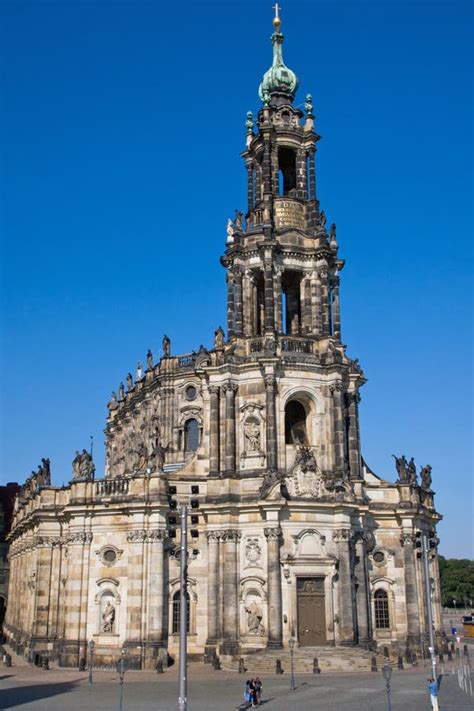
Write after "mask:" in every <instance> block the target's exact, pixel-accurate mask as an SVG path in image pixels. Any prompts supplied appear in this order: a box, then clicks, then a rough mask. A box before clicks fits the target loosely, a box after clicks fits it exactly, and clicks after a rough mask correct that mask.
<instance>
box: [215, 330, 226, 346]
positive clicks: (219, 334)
mask: <svg viewBox="0 0 474 711" xmlns="http://www.w3.org/2000/svg"><path fill="white" fill-rule="evenodd" d="M224 337H225V334H224V330H223V328H222V326H219V328H217V329H216V330H215V331H214V348H215V349H216V350H222V348H224Z"/></svg>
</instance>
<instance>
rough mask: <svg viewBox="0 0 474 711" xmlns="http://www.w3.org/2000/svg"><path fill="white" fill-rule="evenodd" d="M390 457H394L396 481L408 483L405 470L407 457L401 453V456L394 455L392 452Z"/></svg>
mask: <svg viewBox="0 0 474 711" xmlns="http://www.w3.org/2000/svg"><path fill="white" fill-rule="evenodd" d="M392 457H393V458H394V459H395V468H396V470H397V474H398V481H399V482H400V484H407V483H408V471H407V466H408V462H407V458H406V457H405V455H404V454H403V455H402V456H401V457H396V456H395V455H394V454H392Z"/></svg>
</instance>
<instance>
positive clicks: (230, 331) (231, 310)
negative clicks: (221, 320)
mask: <svg viewBox="0 0 474 711" xmlns="http://www.w3.org/2000/svg"><path fill="white" fill-rule="evenodd" d="M226 279H227V337H228V338H232V337H233V335H234V314H235V297H234V277H233V274H232V272H230V271H228V272H227V277H226Z"/></svg>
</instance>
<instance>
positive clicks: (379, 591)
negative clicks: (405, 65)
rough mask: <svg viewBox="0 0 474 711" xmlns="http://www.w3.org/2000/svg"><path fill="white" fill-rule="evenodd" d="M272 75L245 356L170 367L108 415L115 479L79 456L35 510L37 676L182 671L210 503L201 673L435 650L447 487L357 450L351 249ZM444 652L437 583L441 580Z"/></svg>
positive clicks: (22, 518) (311, 120)
mask: <svg viewBox="0 0 474 711" xmlns="http://www.w3.org/2000/svg"><path fill="white" fill-rule="evenodd" d="M272 42H273V54H274V56H273V64H272V66H271V68H270V69H269V70H268V71H267V72H266V74H265V75H264V77H263V79H262V83H261V85H260V92H259V93H260V98H261V101H262V105H261V108H260V109H259V111H258V115H257V116H256V120H254V117H253V116H252V114H251V113H249V114H248V115H247V123H246V126H247V137H246V145H245V150H244V152H243V154H242V155H243V159H244V162H245V168H246V175H247V192H248V204H247V210H246V214H245V216H244V215H243V214H242V213H240V212H237V213H236V216H235V219H234V220H233V221H230V220H229V224H228V227H227V241H226V248H225V253H224V256H223V257H222V258H221V263H222V265H223V267H224V269H225V270H226V277H227V314H228V318H227V334H226V335H225V334H224V332H223V330H222V329H220V328H219V329H217V331H216V333H215V339H214V346H213V347H212V348H211V349H209V350H208V349H206V348H204V347H201V348H200V349H199V351H198V352H193V353H189V354H182V355H174V354H173V353H172V349H171V343H170V340H169V339H168V338H167V337H165V338H164V339H163V355H162V357H161V358H160V359H159V361H158V362H155V360H154V358H153V355H152V353H151V352H149V353H148V354H147V365H146V367H145V368H144V369H143V370H142V368H141V367H140V368H139V369H138V372H137V376H136V378H134V377H132V375H130V374H129V376H128V378H127V386H126V387H124V386H123V385H121V386H120V388H119V391H118V394H117V395H116V394H115V393H114V394H113V395H112V399H111V400H110V402H109V404H108V417H107V422H106V428H105V432H106V448H107V457H106V472H105V478H103V479H97V478H95V476H94V465H93V462H92V459H91V456H90V454H88V453H87V452H85V451H83V452H82V453H77V454H76V457H75V459H74V462H73V478H72V480H71V482H70V483H69V485H68V486H66V487H62V488H58V487H54V486H52V485H51V482H50V473H49V461H48V460H43V462H42V465H41V466H40V468H39V470H38V471H37V472H34V473H33V474H32V476H31V477H30V478H29V479H28V480H27V482H26V484H25V485H24V486H23V487H22V489H21V492H20V494H19V496H18V497H17V500H16V505H15V514H14V520H13V525H12V530H11V533H10V537H9V543H10V592H9V600H10V602H9V605H8V609H7V615H6V624H5V631H6V634H7V637H8V640H9V641H10V643H12V644H13V645H14V647H15V648H16V649H17V650H19V651H20V652H22V653H24V654H25V656H29V657H31V656H32V655H34V654H35V653H37V652H41V651H46V650H48V652H49V654H50V655H51V656H52V657H54V658H57V659H58V660H59V662H60V663H61V664H63V665H65V666H77V665H78V664H80V662H81V659H85V658H86V655H87V645H88V642H89V641H90V640H94V642H95V659H96V661H97V663H104V664H105V663H110V662H112V661H113V660H115V659H116V658H117V657H118V656H119V654H120V652H121V649H122V648H125V649H126V652H127V656H128V658H129V660H130V663H131V664H133V665H134V666H135V667H137V668H153V667H154V666H155V665H156V663H157V660H158V659H159V658H161V657H163V656H165V655H167V654H169V655H171V656H174V655H176V653H177V650H178V630H179V615H180V609H179V592H180V579H179V560H178V557H177V556H176V549H177V547H178V546H179V530H178V531H177V532H176V534H175V533H174V529H175V524H176V519H177V517H178V516H177V510H176V508H174V506H175V505H176V502H191V509H190V539H189V540H190V550H189V569H188V575H189V580H188V596H189V598H188V604H189V637H188V645H189V651H190V653H191V654H192V655H196V656H198V657H202V656H203V655H205V654H214V653H215V654H218V655H219V656H221V657H223V658H227V659H232V658H235V657H236V656H238V655H240V654H242V653H244V652H245V651H251V650H259V649H267V648H279V647H282V646H287V645H288V640H289V639H290V638H294V639H296V641H297V644H298V645H299V646H300V647H317V646H324V647H328V646H335V647H338V646H341V645H343V646H352V645H359V646H361V647H365V648H367V647H368V646H369V645H373V646H375V645H379V646H380V645H381V646H387V647H389V648H392V649H393V650H394V651H395V650H397V651H398V650H405V649H406V648H407V647H408V648H410V647H411V648H416V647H418V645H419V644H420V641H421V640H422V639H423V638H424V637H426V634H427V623H426V608H425V597H424V582H423V576H422V566H421V561H420V560H419V559H418V558H417V555H416V550H415V541H416V534H417V532H419V531H423V532H430V533H433V532H434V531H435V526H436V524H437V522H438V521H439V519H440V516H439V514H438V513H437V512H436V510H435V508H434V504H433V491H432V489H431V476H430V471H431V468H430V467H423V468H422V471H421V472H420V475H421V481H420V482H419V480H418V474H417V471H416V467H415V465H414V462H413V460H411V461H410V462H407V460H406V459H405V457H399V458H397V460H396V467H397V472H398V479H397V481H396V482H395V483H391V482H389V481H385V480H384V479H382V478H380V477H379V476H377V475H376V474H375V473H374V472H372V471H371V470H370V469H369V467H368V466H367V465H366V464H365V462H364V460H363V458H362V455H361V450H360V437H359V414H358V407H359V400H360V397H359V390H360V388H361V386H363V384H364V374H363V372H362V370H361V367H360V365H359V363H358V361H357V360H354V359H352V358H350V357H349V356H348V355H347V353H346V347H345V346H344V345H343V343H342V341H341V318H340V305H339V279H340V273H341V271H342V268H343V266H344V261H343V260H342V259H341V258H340V257H339V254H338V242H337V237H336V227H335V225H331V226H330V227H329V226H328V225H327V224H326V217H325V214H324V212H323V211H322V210H321V207H320V203H319V200H318V197H317V185H316V160H315V156H316V144H317V142H318V140H319V136H318V135H317V133H316V131H315V117H314V114H313V106H312V100H311V97H310V96H309V95H308V96H307V97H306V103H305V110H304V111H302V110H300V109H299V108H297V107H295V106H294V105H293V100H294V97H295V93H296V90H297V85H298V80H297V78H296V75H295V74H294V73H293V72H292V71H291V70H290V69H289V68H288V67H286V66H285V64H284V63H283V58H282V43H283V35H282V32H281V21H280V18H278V17H276V18H275V19H274V32H273V35H272ZM430 565H431V585H432V599H433V603H434V618H435V627H436V630H441V616H440V589H439V575H438V569H437V561H436V557H435V556H434V557H433V559H432V561H431V563H430Z"/></svg>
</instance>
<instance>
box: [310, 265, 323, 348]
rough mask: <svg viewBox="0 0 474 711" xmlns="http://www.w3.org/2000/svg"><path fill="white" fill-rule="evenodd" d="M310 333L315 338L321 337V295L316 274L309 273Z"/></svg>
mask: <svg viewBox="0 0 474 711" xmlns="http://www.w3.org/2000/svg"><path fill="white" fill-rule="evenodd" d="M311 332H312V333H313V334H314V335H315V336H321V335H322V320H321V295H320V289H319V277H318V273H317V272H312V273H311Z"/></svg>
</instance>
